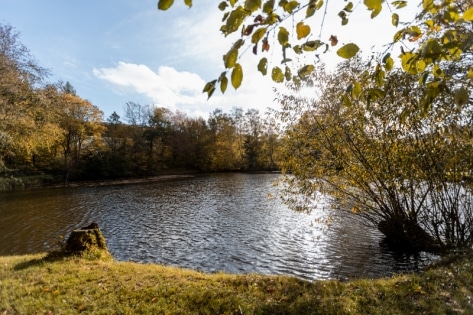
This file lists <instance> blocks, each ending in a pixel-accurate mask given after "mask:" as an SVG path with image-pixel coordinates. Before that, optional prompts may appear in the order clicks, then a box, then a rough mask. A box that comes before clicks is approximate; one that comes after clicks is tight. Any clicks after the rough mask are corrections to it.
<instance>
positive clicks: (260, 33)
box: [251, 27, 267, 44]
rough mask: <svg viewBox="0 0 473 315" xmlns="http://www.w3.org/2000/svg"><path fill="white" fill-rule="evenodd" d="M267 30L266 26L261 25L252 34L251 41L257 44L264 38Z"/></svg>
mask: <svg viewBox="0 0 473 315" xmlns="http://www.w3.org/2000/svg"><path fill="white" fill-rule="evenodd" d="M266 30H267V28H266V27H261V28H259V29H257V30H256V31H255V32H254V33H253V35H252V36H251V42H252V43H253V44H256V43H257V42H259V41H260V40H261V38H263V36H264V34H266Z"/></svg>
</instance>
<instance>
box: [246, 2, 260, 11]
mask: <svg viewBox="0 0 473 315" xmlns="http://www.w3.org/2000/svg"><path fill="white" fill-rule="evenodd" d="M259 8H261V0H246V1H245V9H246V10H248V11H250V12H255V11H256V10H258V9H259Z"/></svg>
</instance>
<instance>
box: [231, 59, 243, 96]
mask: <svg viewBox="0 0 473 315" xmlns="http://www.w3.org/2000/svg"><path fill="white" fill-rule="evenodd" d="M242 81H243V68H242V67H241V65H240V64H239V63H237V64H236V65H235V66H234V67H233V71H232V86H233V87H234V88H235V90H236V89H238V88H239V87H240V85H241V82H242Z"/></svg>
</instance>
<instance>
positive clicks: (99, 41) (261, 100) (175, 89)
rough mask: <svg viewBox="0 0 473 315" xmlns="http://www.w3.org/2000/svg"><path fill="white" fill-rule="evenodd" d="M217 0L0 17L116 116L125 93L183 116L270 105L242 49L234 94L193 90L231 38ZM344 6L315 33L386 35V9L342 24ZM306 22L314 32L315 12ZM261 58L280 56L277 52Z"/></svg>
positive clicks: (12, 2) (365, 40)
mask: <svg viewBox="0 0 473 315" xmlns="http://www.w3.org/2000/svg"><path fill="white" fill-rule="evenodd" d="M218 2H219V1H212V0H195V1H194V5H193V7H192V9H188V8H187V7H185V5H184V4H183V1H179V0H177V1H176V3H175V4H174V6H173V7H172V8H171V9H170V10H169V11H167V12H161V11H158V10H157V0H139V1H137V0H113V1H112V0H99V1H98V0H94V1H91V0H82V1H64V0H42V1H38V0H1V1H0V21H1V23H4V24H10V25H11V26H13V27H14V28H15V29H16V31H17V32H19V33H20V41H21V42H22V43H23V44H24V45H26V46H27V47H28V48H29V50H30V52H31V54H32V55H33V56H34V57H35V58H36V60H37V61H38V63H39V64H40V65H41V66H43V67H46V68H48V69H50V70H51V74H52V75H51V77H50V78H49V80H50V81H58V80H62V81H69V82H70V83H71V84H72V85H73V86H74V88H75V89H76V91H77V93H78V95H79V96H81V97H82V98H85V99H88V100H89V101H91V102H92V103H93V104H94V105H96V106H98V107H99V108H100V109H101V110H102V111H103V112H104V117H105V118H106V117H108V116H110V114H112V113H113V111H116V112H117V113H118V114H119V115H120V116H122V118H123V107H124V105H125V103H126V102H128V101H133V102H138V103H140V104H143V105H144V104H154V105H156V106H163V107H167V108H169V109H171V110H172V111H175V110H179V111H182V112H184V113H187V114H188V115H190V116H202V117H207V116H208V114H209V113H210V112H212V111H213V110H214V109H216V108H221V109H223V110H224V111H226V112H229V111H230V110H231V108H232V107H234V106H238V107H243V108H244V109H245V110H246V109H249V108H256V109H259V110H260V112H261V113H263V112H264V111H265V109H266V108H267V107H275V106H277V105H276V103H275V102H274V101H273V99H274V95H273V92H272V89H273V86H274V85H273V83H272V82H271V79H270V78H269V77H262V76H261V74H260V73H259V72H258V71H257V70H256V62H257V60H256V59H255V58H251V57H252V56H251V55H252V53H251V49H250V50H249V51H247V52H246V54H245V55H244V56H243V57H242V61H241V62H242V64H243V66H244V81H243V85H242V86H241V87H240V88H239V89H238V90H237V91H236V92H235V91H234V90H233V88H232V87H229V88H228V90H227V92H226V93H225V94H224V95H222V94H220V92H218V91H217V92H216V93H215V94H214V96H212V98H210V100H207V97H206V95H205V94H202V88H203V86H204V85H205V82H207V81H210V80H212V79H215V78H217V77H218V76H219V74H220V73H221V72H222V71H223V70H224V69H223V64H222V55H223V54H225V53H226V51H227V50H228V49H229V47H230V45H231V43H232V42H233V41H235V40H236V37H234V36H233V37H232V36H230V37H229V38H224V37H223V36H222V35H220V31H219V28H220V25H221V18H222V13H221V12H220V11H219V10H218V9H217V5H218ZM345 4H346V3H345V2H343V3H341V4H340V5H342V7H337V8H334V10H336V11H332V12H329V14H328V15H327V20H326V22H325V24H324V28H323V32H322V34H321V39H322V40H325V41H327V40H328V37H330V35H332V34H336V35H337V36H338V38H339V41H340V43H341V44H343V43H348V42H352V41H354V42H356V43H357V44H359V46H361V47H362V49H363V50H364V51H365V52H369V50H370V49H371V47H372V46H373V45H381V44H384V43H386V41H387V39H390V38H392V34H394V32H395V31H396V29H395V28H394V27H393V26H391V25H390V21H391V19H390V17H389V16H388V17H387V18H386V17H384V18H383V16H381V18H378V19H377V21H375V23H373V22H372V21H369V12H368V11H366V10H365V9H364V8H361V9H362V10H358V11H360V13H359V15H358V17H357V16H353V17H350V20H351V21H350V23H349V25H348V26H345V27H341V26H340V20H339V18H338V16H337V12H338V10H340V9H341V8H343V6H344V5H345ZM385 11H386V10H385ZM401 13H402V11H401ZM383 14H390V13H389V12H383ZM295 22H296V23H297V21H295ZM312 23H313V25H312V27H313V31H314V33H316V34H318V33H319V28H320V19H318V20H317V19H314V20H313V21H312ZM274 46H276V45H273V46H272V47H274ZM379 47H381V46H379ZM375 49H381V48H375ZM334 51H335V49H334ZM333 55H334V53H333V52H332V53H329V54H327V55H324V56H323V58H324V61H326V62H327V63H328V64H332V65H333V64H335V62H337V61H340V59H337V58H336V57H334V56H333ZM267 56H268V57H269V59H270V60H273V59H274V60H273V62H274V64H279V58H280V57H279V52H278V51H276V52H274V51H273V50H271V51H270V53H269V54H268V55H267ZM305 58H308V57H305ZM302 62H307V59H306V60H304V61H302ZM309 62H312V59H309Z"/></svg>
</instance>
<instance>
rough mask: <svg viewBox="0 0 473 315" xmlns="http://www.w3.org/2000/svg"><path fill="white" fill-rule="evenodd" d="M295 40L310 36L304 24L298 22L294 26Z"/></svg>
mask: <svg viewBox="0 0 473 315" xmlns="http://www.w3.org/2000/svg"><path fill="white" fill-rule="evenodd" d="M296 33H297V39H298V40H299V39H302V38H304V37H307V36H308V35H309V34H310V26H309V25H305V24H304V22H299V23H297V25H296Z"/></svg>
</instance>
